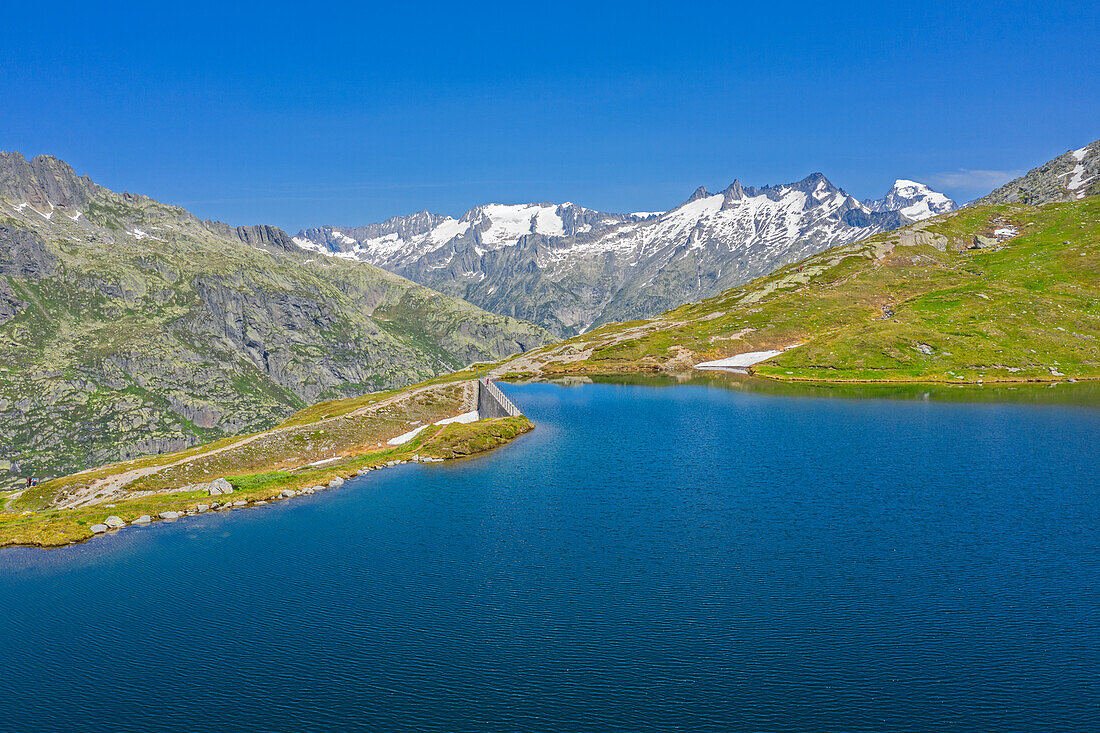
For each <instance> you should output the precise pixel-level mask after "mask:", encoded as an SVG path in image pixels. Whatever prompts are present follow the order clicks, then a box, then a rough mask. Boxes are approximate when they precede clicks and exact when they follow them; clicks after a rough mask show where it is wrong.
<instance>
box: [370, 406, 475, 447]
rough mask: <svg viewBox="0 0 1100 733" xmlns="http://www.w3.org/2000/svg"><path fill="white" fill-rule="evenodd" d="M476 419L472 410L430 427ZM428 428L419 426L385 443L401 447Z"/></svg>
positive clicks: (468, 421) (469, 421) (428, 426)
mask: <svg viewBox="0 0 1100 733" xmlns="http://www.w3.org/2000/svg"><path fill="white" fill-rule="evenodd" d="M477 419H478V415H477V410H472V411H471V412H464V413H462V414H461V415H455V416H454V417H448V418H445V419H443V420H440V421H439V422H436V423H432V425H450V424H451V423H463V424H466V423H472V422H477ZM430 427H431V425H421V426H420V427H418V428H413V429H412V430H410V431H409V432H407V433H404V434H402V435H398V436H397V437H396V438H390V439H389V440H387V441H386V443H387V444H388V445H403V444H405V443H408V442H409V441H410V440H412V439H413V438H415V437H416V436H417V435H420V432H421V431H422V430H427V429H428V428H430Z"/></svg>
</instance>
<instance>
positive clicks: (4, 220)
mask: <svg viewBox="0 0 1100 733" xmlns="http://www.w3.org/2000/svg"><path fill="white" fill-rule="evenodd" d="M547 338H548V335H547V334H546V332H545V331H543V330H542V329H540V328H538V327H535V326H532V325H530V324H527V323H523V322H521V321H517V320H515V319H511V318H506V317H502V316H498V315H493V314H490V313H486V312H485V311H482V310H480V309H478V308H476V307H474V306H471V305H470V304H468V303H465V302H463V301H461V300H458V299H455V298H450V297H446V296H443V295H440V294H439V293H436V292H433V291H431V290H428V289H427V288H424V287H422V286H419V285H415V284H413V283H411V282H409V281H408V280H405V279H403V278H401V277H398V276H396V275H392V274H390V273H387V272H384V271H382V270H380V269H378V268H376V267H374V266H372V265H369V264H366V263H352V262H343V261H340V260H332V259H328V258H318V257H317V256H316V254H311V253H308V252H303V251H302V250H300V249H299V248H298V247H297V246H296V245H295V244H294V243H293V242H292V241H291V240H290V238H289V237H288V236H287V235H286V233H285V232H283V231H282V230H280V229H278V228H277V227H270V226H254V227H235V228H234V227H230V226H228V225H225V224H220V223H216V222H204V221H201V220H199V219H197V218H195V217H194V216H192V215H191V214H189V213H188V212H186V211H184V210H183V209H180V208H177V207H172V206H166V205H163V204H160V203H158V202H156V201H154V200H152V199H149V198H147V197H144V196H136V195H132V194H118V193H114V192H111V191H109V190H107V189H104V188H102V187H99V186H96V185H95V184H94V183H92V182H91V181H90V180H88V179H87V178H83V177H78V176H76V175H75V174H73V172H72V169H71V168H69V167H68V166H67V165H65V164H64V163H62V162H61V161H58V160H56V159H54V158H36V159H34V160H33V161H25V160H23V159H22V156H18V154H11V153H5V154H3V155H2V156H0V451H2V453H3V455H0V461H2V463H0V466H6V467H7V468H8V469H9V470H10V472H11V474H22V475H29V474H35V475H54V474H60V473H64V472H70V471H73V470H79V469H80V468H83V467H86V466H92V465H97V464H100V463H104V462H107V461H111V460H116V459H120V458H128V457H133V456H137V455H141V454H144V453H149V452H160V451H164V450H177V449H180V448H181V447H186V446H188V445H193V444H197V443H200V442H207V441H208V440H210V439H216V438H218V437H220V436H223V435H226V434H230V433H237V432H241V431H248V430H253V429H260V428H264V427H267V426H270V425H272V424H274V423H275V422H278V421H279V420H280V419H281V418H282V417H285V416H286V415H288V414H290V413H292V412H293V411H294V410H295V409H298V408H300V407H302V406H303V405H305V404H308V403H310V402H313V401H315V400H318V399H328V398H336V397H344V396H351V395H357V394H362V393H365V392H370V391H375V390H379V389H386V388H391V387H397V386H401V385H404V384H408V383H410V382H413V381H418V380H422V379H426V378H430V377H432V376H435V375H437V374H440V373H444V372H449V371H451V370H453V369H456V368H460V367H462V366H464V365H466V364H467V363H469V362H470V361H474V360H482V359H497V358H501V357H504V356H507V355H509V354H512V353H515V352H519V351H524V350H526V349H528V348H531V347H534V346H537V345H540V344H542V343H545V341H546V340H547Z"/></svg>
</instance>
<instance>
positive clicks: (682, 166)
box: [0, 1, 1100, 232]
mask: <svg viewBox="0 0 1100 733" xmlns="http://www.w3.org/2000/svg"><path fill="white" fill-rule="evenodd" d="M1098 8H1100V3H1096V2H1087V3H1085V2H1082V3H1071V2H1057V3H1051V2H1027V3H1023V2H1020V3H1017V2H1004V3H958V4H941V3H934V2H911V3H892V2H876V3H867V4H866V5H864V6H857V5H849V4H846V3H837V2H830V3H820V2H818V3H810V4H800V3H759V2H758V3H744V2H730V1H727V2H722V3H709V2H686V3H685V2H678V3H667V4H650V3H644V2H631V3H621V4H618V3H603V4H600V3H577V4H573V3H561V2H559V3H512V4H493V5H490V4H488V3H468V4H467V3H456V4H454V5H436V4H432V3H428V2H420V3H399V2H391V3H387V4H385V5H379V6H373V7H372V6H370V5H365V4H359V3H355V4H349V5H347V6H346V7H334V6H332V5H330V4H328V3H312V4H310V3H296V4H294V5H291V6H287V7H280V6H278V5H277V4H276V3H263V4H256V5H251V6H246V5H245V4H237V3H233V2H224V1H223V2H220V3H214V4H207V3H203V2H194V3H179V4H172V5H171V6H170V5H169V4H167V3H149V2H142V3H134V4H131V3H128V2H115V3H102V4H100V3H73V4H71V5H70V4H68V3H64V2H54V3H49V4H47V5H41V4H38V5H36V4H34V3H11V4H8V5H7V6H6V7H5V9H4V26H5V32H4V40H3V42H2V43H0V149H6V150H18V151H21V152H23V153H24V154H26V155H28V157H29V156H32V155H36V154H40V153H52V154H54V155H57V156H59V157H61V158H63V159H65V160H67V161H69V162H70V163H72V165H73V166H74V167H75V168H76V169H77V171H78V172H80V173H86V174H88V175H90V176H92V177H93V178H94V179H95V180H97V181H98V182H100V183H102V184H104V185H106V186H109V187H111V188H114V189H117V190H128V191H133V192H139V193H146V194H149V195H151V196H153V197H155V198H158V199H160V200H163V201H166V202H171V203H177V204H181V205H184V206H186V207H187V208H189V209H191V210H192V211H194V212H195V213H196V214H199V215H200V216H203V217H210V218H217V219H222V220H225V221H228V222H231V223H233V224H250V223H260V222H263V223H273V224H278V225H280V226H283V227H284V228H286V229H288V230H291V231H292V232H293V231H297V229H299V228H301V227H305V226H312V225H317V224H322V223H332V224H341V225H351V224H356V223H366V222H370V221H376V220H380V219H383V218H385V217H388V216H391V215H395V214H404V213H409V212H412V211H416V210H420V209H425V208H426V209H429V210H432V211H438V212H442V213H449V214H459V213H461V212H462V211H464V210H465V209H467V208H469V207H470V206H472V205H474V204H478V203H485V202H489V201H502V202H521V201H564V200H571V201H574V202H577V203H580V204H584V205H586V206H590V207H592V208H597V209H602V210H609V211H638V210H655V209H665V208H669V207H671V206H673V205H675V204H677V203H679V202H680V201H682V200H683V199H684V198H686V197H687V196H688V195H689V194H690V193H691V191H692V189H694V188H695V187H696V186H698V185H706V186H707V187H708V188H711V189H715V188H718V189H720V188H724V187H725V186H726V185H728V184H729V183H730V182H731V181H732V180H733V179H734V178H740V179H741V180H742V181H743V182H744V183H746V184H753V185H763V184H767V183H781V182H788V181H792V180H797V179H799V178H802V177H803V176H805V175H807V174H808V173H811V172H813V171H822V172H823V173H825V174H826V175H827V176H828V177H829V178H830V179H831V180H832V181H833V182H834V183H836V184H837V185H839V186H841V187H843V188H845V189H847V190H848V191H849V192H850V193H852V194H853V195H855V196H857V197H859V198H864V197H869V196H880V195H882V193H884V192H885V190H886V189H887V187H888V186H889V185H890V183H891V182H892V181H893V180H894V179H895V178H898V177H901V178H915V179H918V180H924V181H927V182H929V183H932V184H934V185H936V186H938V187H939V188H940V189H941V190H944V191H945V192H947V193H949V194H951V195H953V196H955V197H957V198H959V199H962V200H968V199H970V198H973V197H974V196H976V195H978V194H981V193H984V192H985V191H987V190H989V188H991V186H992V185H993V184H994V183H996V182H998V179H1000V178H1004V177H1006V176H1008V175H1010V174H1011V172H1013V171H1018V170H1020V169H1026V168H1029V167H1031V166H1033V165H1036V164H1038V163H1040V162H1042V161H1044V160H1047V159H1048V158H1050V157H1053V156H1055V155H1057V154H1059V153H1062V152H1064V151H1065V150H1067V149H1069V148H1071V147H1079V146H1081V145H1083V144H1085V143H1087V142H1090V141H1092V140H1094V139H1097V138H1100V42H1098V39H1100V10H1098Z"/></svg>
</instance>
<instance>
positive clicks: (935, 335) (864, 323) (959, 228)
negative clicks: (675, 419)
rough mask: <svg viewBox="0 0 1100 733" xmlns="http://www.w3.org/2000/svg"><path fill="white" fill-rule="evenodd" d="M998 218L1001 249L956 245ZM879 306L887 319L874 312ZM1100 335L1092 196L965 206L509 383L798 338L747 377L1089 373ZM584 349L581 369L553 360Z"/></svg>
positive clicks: (671, 364)
mask: <svg viewBox="0 0 1100 733" xmlns="http://www.w3.org/2000/svg"><path fill="white" fill-rule="evenodd" d="M1001 221H1004V222H1011V223H1012V224H1014V225H1015V226H1017V227H1018V228H1019V229H1020V235H1019V236H1017V237H1015V238H1013V239H1011V240H1009V241H1008V242H1007V243H1005V245H1004V246H1003V247H1001V248H999V249H997V250H969V249H966V248H965V247H966V245H968V244H969V243H970V242H971V241H972V239H973V237H974V235H975V234H979V233H985V234H988V233H989V232H991V231H992V230H993V229H994V228H996V227H998V226H1001V225H1002V224H1001V223H999V222H1001ZM913 229H917V230H918V231H919V230H922V229H923V233H921V234H919V235H915V236H919V237H921V240H920V241H911V242H907V241H906V240H904V239H903V238H904V237H906V236H909V232H911V231H912V230H913ZM935 237H938V238H939V239H934V238H935ZM1067 242H1068V243H1067ZM937 243H938V244H940V245H941V246H942V245H944V244H947V246H946V248H945V251H941V249H940V248H937V247H936V246H934V245H935V244H937ZM891 247H892V251H889V250H890V249H891ZM883 306H888V307H889V308H892V309H893V311H894V315H893V316H891V317H889V318H884V311H883ZM895 321H896V322H895ZM643 330H644V331H645V332H644V333H643V332H642V331H643ZM632 334H637V335H633V336H632ZM1098 341H1100V199H1097V198H1090V199H1085V200H1082V201H1078V202H1073V203H1067V204H1050V205H1047V206H1043V207H1039V208H1035V207H1024V206H996V207H990V206H984V207H974V208H969V209H963V210H962V211H960V212H956V213H955V214H952V215H947V216H944V217H939V218H938V219H936V220H932V221H930V222H925V223H924V224H923V225H918V227H915V228H914V227H910V228H908V230H899V231H894V232H887V233H884V234H880V235H877V236H875V237H872V238H870V239H868V240H864V241H862V242H859V243H856V244H853V245H847V246H843V247H838V248H835V249H832V250H828V251H826V252H823V253H821V254H819V255H815V256H814V257H810V258H808V259H806V260H804V261H802V262H800V263H796V264H794V265H788V266H785V267H783V268H780V269H779V270H777V271H776V272H774V273H772V274H771V275H768V276H766V277H763V278H759V279H757V280H755V281H753V282H751V283H748V284H747V285H745V286H742V287H739V288H734V289H732V290H729V291H727V292H725V293H722V294H721V295H719V296H717V297H714V298H711V299H708V300H705V301H702V302H700V303H694V304H689V305H685V306H682V307H680V308H676V309H673V310H671V311H669V312H667V313H665V314H663V315H662V316H660V317H659V318H656V319H653V320H652V321H645V322H635V323H631V324H614V325H611V326H605V327H602V328H598V329H595V330H593V331H592V332H590V333H587V334H584V335H583V336H578V337H575V338H572V339H569V340H567V341H565V342H563V343H562V344H558V345H553V346H549V347H544V348H543V349H540V350H538V351H536V352H533V353H532V354H529V355H527V357H525V359H524V360H523V362H522V363H524V364H531V363H534V367H524V368H517V369H515V370H514V371H513V375H514V376H517V377H521V376H532V375H534V374H541V375H543V376H554V375H567V374H597V373H607V372H651V371H655V370H664V371H670V370H676V369H690V367H691V366H692V364H694V363H698V362H700V361H706V360H710V359H717V358H721V357H724V356H728V355H731V354H737V353H742V352H746V351H762V350H765V349H771V348H784V347H789V346H791V345H793V344H801V346H799V347H798V348H792V349H790V350H789V351H786V352H785V353H783V354H782V355H780V356H779V357H776V358H775V359H773V360H771V361H768V362H765V363H764V364H760V365H758V366H757V367H755V368H754V372H755V373H756V374H757V375H760V376H766V377H770V378H773V379H781V380H811V381H912V382H977V381H983V382H992V381H1026V380H1052V379H1070V378H1074V379H1096V378H1100V350H1098ZM586 349H591V354H590V355H589V356H588V357H587V358H585V359H583V360H581V361H570V360H567V359H564V358H562V356H563V355H565V354H567V353H569V352H570V351H573V352H576V351H578V350H586ZM924 351H929V352H930V353H927V354H926V353H924ZM504 369H505V370H507V369H508V367H507V365H506V366H505V367H504ZM1055 372H1056V373H1057V374H1056V373H1055Z"/></svg>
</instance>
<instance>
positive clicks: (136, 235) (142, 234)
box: [127, 227, 149, 242]
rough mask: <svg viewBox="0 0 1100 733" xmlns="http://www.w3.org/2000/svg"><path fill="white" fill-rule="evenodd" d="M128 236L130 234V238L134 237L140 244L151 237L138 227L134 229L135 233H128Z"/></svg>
mask: <svg viewBox="0 0 1100 733" xmlns="http://www.w3.org/2000/svg"><path fill="white" fill-rule="evenodd" d="M127 234H129V235H130V236H132V237H133V238H134V239H136V240H138V241H139V242H140V241H141V240H143V239H145V238H146V237H148V236H149V235H148V234H146V233H145V232H143V231H141V230H140V229H138V228H137V227H135V228H134V229H133V231H130V232H127Z"/></svg>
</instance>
